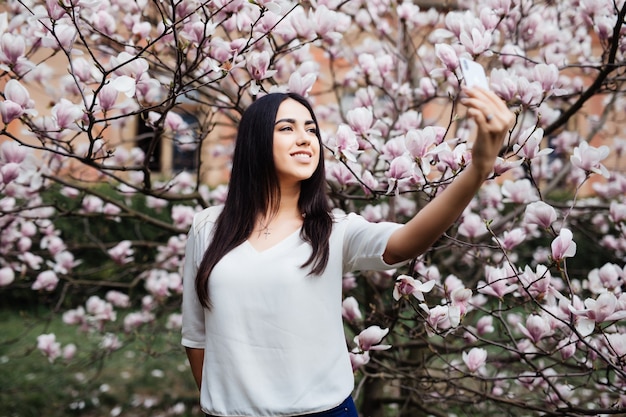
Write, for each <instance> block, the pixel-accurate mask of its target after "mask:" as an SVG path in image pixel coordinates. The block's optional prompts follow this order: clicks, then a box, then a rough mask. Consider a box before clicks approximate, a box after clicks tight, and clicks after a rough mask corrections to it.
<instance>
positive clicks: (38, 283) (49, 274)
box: [31, 270, 59, 292]
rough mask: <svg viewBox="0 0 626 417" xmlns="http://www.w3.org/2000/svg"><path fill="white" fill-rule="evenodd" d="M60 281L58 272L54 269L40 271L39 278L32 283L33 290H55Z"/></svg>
mask: <svg viewBox="0 0 626 417" xmlns="http://www.w3.org/2000/svg"><path fill="white" fill-rule="evenodd" d="M58 283H59V278H58V277H57V274H56V272H54V271H52V270H48V271H43V272H40V273H39V274H38V275H37V279H36V280H35V282H33V285H31V288H32V289H33V290H43V291H48V292H50V291H54V290H55V289H56V287H57V284H58Z"/></svg>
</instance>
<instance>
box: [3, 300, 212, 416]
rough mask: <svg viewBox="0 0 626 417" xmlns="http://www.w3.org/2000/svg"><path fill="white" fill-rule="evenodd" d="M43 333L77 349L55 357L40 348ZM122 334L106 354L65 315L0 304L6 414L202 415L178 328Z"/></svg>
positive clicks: (4, 413) (146, 329)
mask: <svg viewBox="0 0 626 417" xmlns="http://www.w3.org/2000/svg"><path fill="white" fill-rule="evenodd" d="M118 320H119V318H118ZM42 333H54V334H56V337H57V341H59V342H61V344H62V346H65V345H66V344H68V343H74V344H76V346H77V347H78V352H77V354H76V356H75V357H74V358H73V359H72V360H70V361H66V360H63V359H62V358H59V359H57V360H56V361H55V362H54V363H52V364H51V363H50V362H49V361H48V359H47V358H45V357H44V356H43V355H42V353H41V352H39V350H37V336H38V335H40V334H42ZM123 340H124V346H123V347H122V348H121V349H120V350H118V351H115V352H113V353H111V354H105V353H103V352H102V350H101V349H99V348H98V343H99V337H96V335H89V334H84V333H80V332H79V331H78V330H77V329H76V328H75V327H69V326H66V325H64V324H63V323H62V322H61V319H60V317H58V316H50V315H49V313H32V312H29V313H24V312H19V313H18V312H14V311H3V310H0V416H2V417H31V416H32V417H40V416H46V417H61V416H89V417H99V416H133V417H135V416H137V417H141V416H157V415H158V416H173V415H177V416H192V415H193V416H199V415H201V413H200V411H199V409H198V407H197V390H196V388H195V384H194V382H193V378H192V377H191V371H190V370H189V367H188V365H187V362H186V357H185V354H184V350H183V348H182V347H181V346H180V344H179V340H180V333H179V331H178V330H172V331H170V330H167V329H165V327H164V326H162V325H161V324H155V325H154V326H153V327H151V328H150V327H148V328H143V329H141V332H140V333H136V334H132V335H126V336H125V338H124V339H123Z"/></svg>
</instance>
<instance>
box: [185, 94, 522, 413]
mask: <svg viewBox="0 0 626 417" xmlns="http://www.w3.org/2000/svg"><path fill="white" fill-rule="evenodd" d="M463 103H464V104H465V105H466V106H467V107H468V115H469V116H470V117H472V118H473V119H474V120H475V121H476V123H477V126H478V140H477V141H476V143H475V145H474V147H473V150H472V163H471V164H470V165H469V166H468V167H467V169H465V170H464V172H463V173H462V174H461V175H460V176H459V177H458V178H457V179H456V180H455V181H454V182H453V183H452V184H450V185H449V186H448V187H447V188H446V190H445V191H444V192H442V193H441V194H440V195H439V196H438V197H437V198H435V199H434V200H433V201H432V202H431V203H429V204H428V205H427V206H426V207H425V208H424V209H422V210H421V211H420V212H419V213H417V214H416V215H415V217H414V218H413V219H411V220H410V221H409V222H407V223H406V224H405V225H401V224H395V223H369V222H367V221H366V220H365V219H363V218H362V217H361V216H357V215H355V214H349V215H338V214H334V213H332V212H331V209H330V207H329V203H328V201H327V198H326V195H325V185H324V158H323V155H322V146H321V140H320V134H319V130H318V124H317V120H316V118H315V114H314V113H313V110H312V108H311V106H310V104H309V103H308V102H307V100H306V99H304V98H302V97H300V96H298V95H295V94H282V93H277V94H269V95H266V96H264V97H262V98H260V99H258V100H257V101H256V102H254V103H253V104H252V105H251V106H250V107H249V108H248V109H247V110H246V112H245V113H244V115H243V117H242V119H241V123H240V125H239V130H238V134H237V141H236V147H235V153H234V157H233V167H232V175H231V179H230V184H229V191H228V195H227V198H226V202H225V203H224V205H223V207H222V206H220V207H210V208H208V209H206V210H204V211H202V212H200V213H198V214H197V215H196V216H195V218H194V222H193V225H192V226H191V229H190V231H189V237H188V242H187V248H186V258H185V268H184V286H183V288H184V293H183V306H182V310H183V331H182V344H183V345H184V346H185V347H186V351H187V356H188V358H189V361H190V364H191V369H192V373H193V376H194V378H195V381H196V383H197V385H198V387H199V389H200V402H201V406H202V409H203V411H204V412H205V413H207V414H208V415H210V416H250V417H252V416H254V417H265V416H303V415H305V416H306V415H315V416H319V417H321V416H350V417H356V416H357V412H356V410H355V408H354V403H353V401H352V398H351V396H350V393H351V392H352V389H353V386H354V380H353V373H352V368H351V365H350V359H349V355H348V350H347V348H346V342H345V336H344V333H343V325H342V318H341V281H342V276H343V275H344V274H345V273H346V272H348V271H354V270H384V269H389V268H394V267H397V266H398V265H399V264H401V263H403V262H405V261H406V260H408V259H412V258H414V257H416V256H418V255H419V254H421V253H423V252H424V251H425V250H427V249H428V247H429V246H430V245H431V244H432V243H433V242H434V241H435V240H436V239H437V238H438V237H439V236H440V235H441V234H442V233H443V232H444V231H445V230H446V229H447V228H448V227H449V226H450V225H451V224H452V223H453V222H454V221H455V220H456V219H457V218H458V216H459V215H460V214H461V212H462V211H463V209H464V207H465V206H466V205H467V204H468V203H469V202H470V200H471V199H472V197H473V196H474V194H475V192H476V191H477V190H478V189H479V187H480V185H481V184H482V182H483V180H484V179H485V178H486V177H487V175H488V174H489V172H490V171H491V170H492V168H493V164H494V161H495V158H496V156H497V154H498V151H499V149H500V147H501V145H502V140H503V137H504V135H505V133H506V131H507V129H508V128H509V127H510V125H511V124H512V122H513V114H512V113H511V112H510V111H509V110H508V109H507V107H506V105H505V104H504V103H503V102H502V100H500V99H499V98H498V97H497V96H495V95H494V94H493V93H491V92H488V91H485V90H482V89H478V88H474V89H468V90H466V98H464V100H463Z"/></svg>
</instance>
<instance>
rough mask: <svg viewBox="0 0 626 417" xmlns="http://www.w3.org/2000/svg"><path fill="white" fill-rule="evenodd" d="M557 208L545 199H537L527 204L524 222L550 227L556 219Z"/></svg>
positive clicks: (545, 227)
mask: <svg viewBox="0 0 626 417" xmlns="http://www.w3.org/2000/svg"><path fill="white" fill-rule="evenodd" d="M556 218H557V216H556V210H554V207H552V206H551V205H549V204H546V203H544V202H543V201H535V202H532V203H530V204H529V205H527V206H526V210H525V212H524V222H525V223H529V224H536V225H537V226H541V227H542V228H544V229H548V228H549V227H550V226H551V225H552V223H554V222H555V221H556Z"/></svg>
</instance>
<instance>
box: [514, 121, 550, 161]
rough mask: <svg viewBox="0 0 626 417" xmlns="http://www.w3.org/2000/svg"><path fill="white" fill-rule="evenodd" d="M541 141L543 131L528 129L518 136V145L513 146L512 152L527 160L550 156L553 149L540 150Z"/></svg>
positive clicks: (540, 129)
mask: <svg viewBox="0 0 626 417" xmlns="http://www.w3.org/2000/svg"><path fill="white" fill-rule="evenodd" d="M529 130H531V131H532V133H530V134H529ZM542 140H543V129H542V128H537V129H534V128H530V129H528V130H526V131H524V132H522V133H521V134H520V135H519V139H518V143H516V144H514V145H513V152H515V153H517V154H518V155H519V156H520V157H522V158H525V159H527V160H532V159H537V158H540V157H542V156H544V155H549V154H551V153H552V152H553V151H554V149H551V148H545V149H541V150H540V145H541V141H542Z"/></svg>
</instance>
